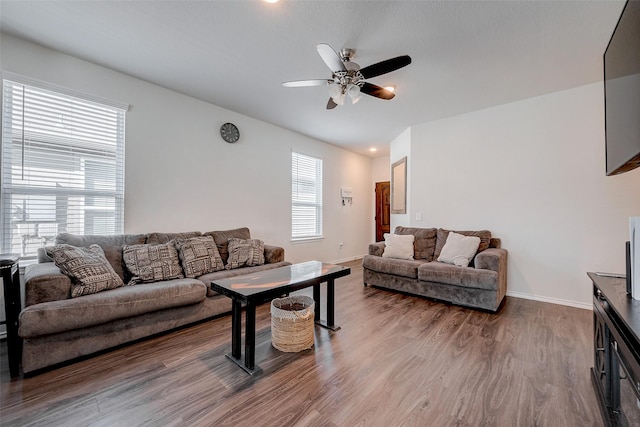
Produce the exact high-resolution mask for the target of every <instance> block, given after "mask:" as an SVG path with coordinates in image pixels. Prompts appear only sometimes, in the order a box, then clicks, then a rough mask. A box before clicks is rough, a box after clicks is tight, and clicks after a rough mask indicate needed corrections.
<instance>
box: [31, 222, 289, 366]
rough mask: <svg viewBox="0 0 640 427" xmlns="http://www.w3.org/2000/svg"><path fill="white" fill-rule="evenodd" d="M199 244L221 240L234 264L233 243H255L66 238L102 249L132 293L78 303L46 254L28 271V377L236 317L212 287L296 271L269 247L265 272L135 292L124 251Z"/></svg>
mask: <svg viewBox="0 0 640 427" xmlns="http://www.w3.org/2000/svg"><path fill="white" fill-rule="evenodd" d="M195 236H211V237H213V240H214V242H215V245H216V247H217V249H218V252H219V254H220V256H221V258H222V260H223V262H224V263H225V264H226V263H227V257H228V252H227V242H228V239H229V238H237V239H250V232H249V229H248V228H239V229H235V230H227V231H212V232H208V233H201V232H197V231H196V232H190V233H149V234H135V235H133V234H125V235H116V236H77V235H72V234H60V235H58V236H57V238H56V244H68V245H71V246H74V247H88V246H89V245H92V244H97V245H98V246H100V247H101V248H102V250H103V251H104V254H105V257H106V258H107V260H108V261H109V264H110V265H111V266H112V267H113V269H114V271H115V272H116V273H117V274H118V275H119V276H120V278H121V279H123V282H124V284H125V286H122V287H118V288H116V289H110V290H105V291H102V292H97V293H93V294H90V295H83V296H79V297H75V298H72V297H71V289H72V287H73V284H72V281H71V279H70V278H69V277H68V276H67V275H65V274H62V273H61V271H60V269H59V268H58V267H56V265H55V264H54V263H53V262H51V261H52V260H51V259H50V258H48V257H47V255H46V253H45V251H43V250H41V251H40V253H39V260H38V261H39V262H38V264H33V265H29V266H27V268H26V271H25V309H24V310H23V311H22V312H21V313H20V326H19V335H20V336H21V337H22V338H23V354H22V369H23V371H24V372H25V373H29V372H32V371H35V370H38V369H42V368H45V367H48V366H51V365H55V364H58V363H60V362H64V361H67V360H71V359H74V358H77V357H80V356H86V355H89V354H92V353H95V352H98V351H101V350H105V349H108V348H111V347H114V346H118V345H120V344H124V343H127V342H131V341H134V340H138V339H140V338H144V337H148V336H151V335H154V334H158V333H161V332H165V331H169V330H172V329H174V328H178V327H180V326H184V325H188V324H191V323H194V322H198V321H201V320H204V319H209V318H212V317H215V316H219V315H221V314H224V313H228V312H230V311H231V300H230V299H229V298H227V297H223V296H221V295H219V294H217V293H215V292H213V291H212V290H211V289H210V286H209V284H210V282H211V281H212V280H214V279H220V278H226V277H232V276H237V275H241V274H248V273H251V272H255V271H260V270H266V269H272V268H276V267H280V266H284V265H290V263H289V262H286V261H284V249H282V248H280V247H277V246H269V245H264V264H263V265H257V266H251V267H241V268H235V269H230V270H228V269H223V270H220V271H215V272H213V273H208V274H205V275H203V276H200V277H195V278H187V277H185V278H176V279H172V280H165V281H159V282H153V283H140V284H136V285H135V286H127V283H128V281H129V280H130V279H131V276H132V274H131V272H130V271H128V269H127V266H126V265H125V262H124V260H123V246H125V245H140V244H163V243H168V242H170V241H173V239H189V238H192V237H195Z"/></svg>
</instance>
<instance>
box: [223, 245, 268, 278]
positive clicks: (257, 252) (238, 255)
mask: <svg viewBox="0 0 640 427" xmlns="http://www.w3.org/2000/svg"><path fill="white" fill-rule="evenodd" d="M262 264H264V242H263V241H262V240H259V239H247V240H244V239H236V238H231V239H229V259H228V260H227V265H226V266H225V268H226V269H227V270H232V269H234V268H240V267H252V266H255V265H262Z"/></svg>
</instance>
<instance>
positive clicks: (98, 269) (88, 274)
mask: <svg viewBox="0 0 640 427" xmlns="http://www.w3.org/2000/svg"><path fill="white" fill-rule="evenodd" d="M46 251H47V255H49V256H50V257H51V258H53V262H54V263H55V264H56V266H57V267H58V268H59V269H60V271H62V272H63V273H64V274H66V275H67V276H69V277H70V278H71V280H72V282H73V284H72V286H71V298H75V297H80V296H82V295H89V294H95V293H97V292H100V291H106V290H108V289H115V288H119V287H121V286H124V283H123V282H122V279H121V278H120V276H118V275H117V274H116V272H115V271H114V270H113V267H111V264H109V261H107V258H106V257H105V256H104V251H103V250H102V248H101V247H100V246H98V245H91V246H89V247H87V248H80V247H76V246H71V245H65V244H62V245H55V246H49V247H47V249H46Z"/></svg>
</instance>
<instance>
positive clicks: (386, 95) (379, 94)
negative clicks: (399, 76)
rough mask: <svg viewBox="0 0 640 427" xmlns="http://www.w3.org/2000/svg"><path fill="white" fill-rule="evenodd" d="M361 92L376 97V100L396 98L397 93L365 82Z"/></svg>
mask: <svg viewBox="0 0 640 427" xmlns="http://www.w3.org/2000/svg"><path fill="white" fill-rule="evenodd" d="M360 92H362V93H366V94H367V95H371V96H375V97H376V98H381V99H392V98H393V97H394V96H396V94H395V93H393V92H389V91H388V90H386V89H385V88H383V87H380V86H376V85H372V84H371V83H367V82H364V84H363V85H362V87H361V88H360Z"/></svg>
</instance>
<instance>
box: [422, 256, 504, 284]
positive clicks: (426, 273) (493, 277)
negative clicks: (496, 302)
mask: <svg viewBox="0 0 640 427" xmlns="http://www.w3.org/2000/svg"><path fill="white" fill-rule="evenodd" d="M418 279H420V280H423V281H426V282H435V283H444V284H447V285H456V286H464V287H467V288H476V289H488V290H496V289H497V287H498V273H496V272H495V271H491V270H481V269H477V268H473V267H458V266H456V265H450V264H444V263H442V262H438V261H432V262H428V263H424V264H422V265H421V266H420V267H418Z"/></svg>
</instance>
